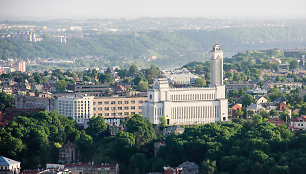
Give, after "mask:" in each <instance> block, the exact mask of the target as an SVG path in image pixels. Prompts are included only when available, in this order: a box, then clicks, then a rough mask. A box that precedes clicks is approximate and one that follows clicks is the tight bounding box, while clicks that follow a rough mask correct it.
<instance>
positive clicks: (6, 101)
mask: <svg viewBox="0 0 306 174" xmlns="http://www.w3.org/2000/svg"><path fill="white" fill-rule="evenodd" d="M14 106H15V98H14V97H13V96H12V95H9V94H7V93H6V92H0V107H1V108H0V110H2V111H4V109H5V108H10V107H14Z"/></svg>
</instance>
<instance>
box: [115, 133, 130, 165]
mask: <svg viewBox="0 0 306 174" xmlns="http://www.w3.org/2000/svg"><path fill="white" fill-rule="evenodd" d="M112 150H113V151H112V155H113V157H114V159H116V160H117V161H119V162H122V163H126V162H127V161H128V160H129V158H130V157H131V156H132V154H134V152H135V138H134V135H133V134H132V133H129V132H119V133H118V134H117V135H116V139H115V141H114V147H113V148H112Z"/></svg>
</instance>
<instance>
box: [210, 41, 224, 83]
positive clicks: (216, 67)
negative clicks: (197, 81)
mask: <svg viewBox="0 0 306 174" xmlns="http://www.w3.org/2000/svg"><path fill="white" fill-rule="evenodd" d="M218 85H223V51H222V50H221V48H220V45H218V44H216V45H214V46H213V49H212V51H211V58H210V87H215V86H218Z"/></svg>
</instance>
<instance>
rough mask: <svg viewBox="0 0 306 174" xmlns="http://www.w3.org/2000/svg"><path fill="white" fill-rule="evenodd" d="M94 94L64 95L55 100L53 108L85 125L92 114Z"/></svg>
mask: <svg viewBox="0 0 306 174" xmlns="http://www.w3.org/2000/svg"><path fill="white" fill-rule="evenodd" d="M93 100H94V96H86V95H66V96H62V97H58V98H57V99H56V100H55V110H56V111H58V112H59V113H60V114H63V115H64V116H66V117H72V118H73V120H75V121H76V122H77V123H78V124H79V125H82V126H84V127H85V128H86V127H87V122H88V121H89V119H90V118H91V117H92V116H93Z"/></svg>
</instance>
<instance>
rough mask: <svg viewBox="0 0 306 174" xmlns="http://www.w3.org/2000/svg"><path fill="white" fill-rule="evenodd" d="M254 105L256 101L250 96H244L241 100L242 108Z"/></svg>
mask: <svg viewBox="0 0 306 174" xmlns="http://www.w3.org/2000/svg"><path fill="white" fill-rule="evenodd" d="M254 103H256V99H255V98H254V97H253V96H252V95H250V94H246V95H245V96H244V98H243V99H242V105H243V106H244V107H246V106H249V105H250V104H254Z"/></svg>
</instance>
